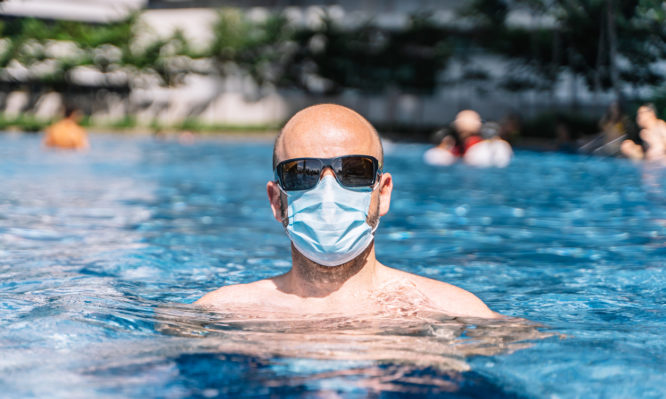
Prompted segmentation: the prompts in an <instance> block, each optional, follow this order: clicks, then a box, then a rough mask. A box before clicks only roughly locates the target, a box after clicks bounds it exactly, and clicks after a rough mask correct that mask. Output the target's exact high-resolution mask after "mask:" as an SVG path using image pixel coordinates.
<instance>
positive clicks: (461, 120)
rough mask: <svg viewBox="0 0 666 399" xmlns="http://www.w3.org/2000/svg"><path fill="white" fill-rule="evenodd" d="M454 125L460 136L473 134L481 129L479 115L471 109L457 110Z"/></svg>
mask: <svg viewBox="0 0 666 399" xmlns="http://www.w3.org/2000/svg"><path fill="white" fill-rule="evenodd" d="M453 124H454V126H455V128H456V130H457V131H458V134H460V136H461V137H463V138H464V137H467V136H470V135H473V134H478V133H479V132H480V131H481V125H482V122H481V116H480V115H479V114H478V113H477V112H476V111H472V110H471V109H466V110H463V111H460V112H458V115H456V120H455V121H454V123H453Z"/></svg>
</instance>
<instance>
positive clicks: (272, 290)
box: [194, 279, 276, 308]
mask: <svg viewBox="0 0 666 399" xmlns="http://www.w3.org/2000/svg"><path fill="white" fill-rule="evenodd" d="M275 294H276V287H275V283H274V282H273V280H272V279H266V280H259V281H255V282H252V283H248V284H233V285H226V286H224V287H220V288H218V289H216V290H215V291H212V292H209V293H207V294H206V295H204V296H202V297H201V298H199V300H197V301H196V302H194V304H195V305H198V306H202V307H207V308H215V307H219V306H222V305H228V304H235V305H253V304H258V303H261V302H264V300H266V299H270V298H271V297H273V296H274V295H275Z"/></svg>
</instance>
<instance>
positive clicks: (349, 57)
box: [286, 14, 452, 93]
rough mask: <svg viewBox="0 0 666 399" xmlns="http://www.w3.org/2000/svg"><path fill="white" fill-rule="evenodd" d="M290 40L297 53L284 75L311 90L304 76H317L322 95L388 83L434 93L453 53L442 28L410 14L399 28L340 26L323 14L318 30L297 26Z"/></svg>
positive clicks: (380, 89) (371, 89)
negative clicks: (320, 81) (409, 17)
mask: <svg viewBox="0 0 666 399" xmlns="http://www.w3.org/2000/svg"><path fill="white" fill-rule="evenodd" d="M294 40H295V42H296V43H297V45H298V46H297V49H298V51H297V53H296V54H295V56H294V59H293V61H292V62H291V64H290V65H289V70H288V71H287V75H286V78H287V79H288V80H289V82H290V83H292V84H294V85H295V86H297V87H300V88H303V89H305V90H311V88H310V87H309V85H308V82H307V81H305V80H304V79H303V78H304V75H306V74H309V75H315V76H317V77H318V78H320V79H321V80H322V81H323V82H325V84H326V87H325V92H326V93H336V92H339V91H341V90H343V89H345V88H353V89H358V90H361V91H367V92H377V93H380V92H383V91H385V90H386V89H387V88H389V87H391V86H392V87H394V88H397V89H400V90H402V91H407V92H418V93H432V92H433V91H434V90H435V89H436V88H437V86H438V84H439V82H438V77H439V75H440V72H441V71H442V70H443V69H444V68H445V67H446V64H447V62H448V59H449V57H450V55H451V53H452V45H451V44H450V43H449V41H448V40H447V37H446V31H445V30H444V29H442V27H440V26H439V25H437V24H436V23H435V22H434V21H433V20H432V19H431V17H429V16H428V15H425V14H424V15H414V16H412V18H411V20H410V22H409V24H408V26H407V27H406V28H405V29H401V30H390V29H386V28H380V27H378V26H376V25H374V24H372V23H371V22H367V23H366V24H363V25H361V26H359V27H356V28H343V27H341V26H339V25H338V24H337V23H336V22H335V21H333V20H332V19H330V18H324V20H323V23H322V25H321V26H320V27H318V28H302V29H300V30H298V31H297V32H296V34H295V36H294Z"/></svg>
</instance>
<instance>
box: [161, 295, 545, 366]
mask: <svg viewBox="0 0 666 399" xmlns="http://www.w3.org/2000/svg"><path fill="white" fill-rule="evenodd" d="M158 320H159V325H158V330H159V331H161V332H162V333H164V334H168V335H173V336H180V337H199V338H201V339H202V342H201V343H200V344H199V345H204V346H206V347H209V348H214V351H216V352H218V353H225V354H241V355H246V356H253V357H259V358H264V359H272V358H307V359H321V360H324V359H328V360H345V361H360V362H371V364H373V365H376V364H386V363H390V364H399V365H402V366H404V367H407V369H410V368H418V369H422V368H433V369H437V370H440V371H443V372H444V371H446V372H448V371H455V372H463V371H468V370H469V369H470V367H469V365H468V364H467V363H466V361H465V359H466V358H467V357H470V356H478V355H483V356H491V355H495V354H499V353H511V352H513V351H516V350H519V349H522V348H526V347H529V346H530V342H531V341H534V340H539V339H543V338H546V337H549V336H552V333H549V332H544V331H541V330H540V329H539V328H538V327H539V326H538V325H537V324H535V323H531V322H529V321H526V320H523V319H517V318H501V319H493V320H489V319H474V318H460V317H451V316H448V315H445V314H443V313H437V312H432V311H416V310H414V311H411V312H381V313H372V314H365V315H357V316H354V317H349V316H342V315H316V314H315V315H309V316H306V317H297V316H295V315H289V314H280V313H276V312H271V313H261V312H257V310H256V309H246V312H245V313H244V312H243V311H242V310H241V309H235V312H234V313H233V314H232V313H226V314H224V313H206V312H199V311H197V310H196V309H189V308H187V307H183V306H180V305H174V306H170V307H162V308H161V309H160V310H159V312H158Z"/></svg>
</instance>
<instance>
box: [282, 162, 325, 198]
mask: <svg viewBox="0 0 666 399" xmlns="http://www.w3.org/2000/svg"><path fill="white" fill-rule="evenodd" d="M321 167H322V164H321V161H319V160H317V159H297V160H294V161H290V162H286V163H283V164H281V171H280V172H279V173H280V177H281V180H282V188H283V189H284V190H286V191H291V190H309V189H311V188H312V187H314V186H316V185H317V182H319V174H320V173H321Z"/></svg>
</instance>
